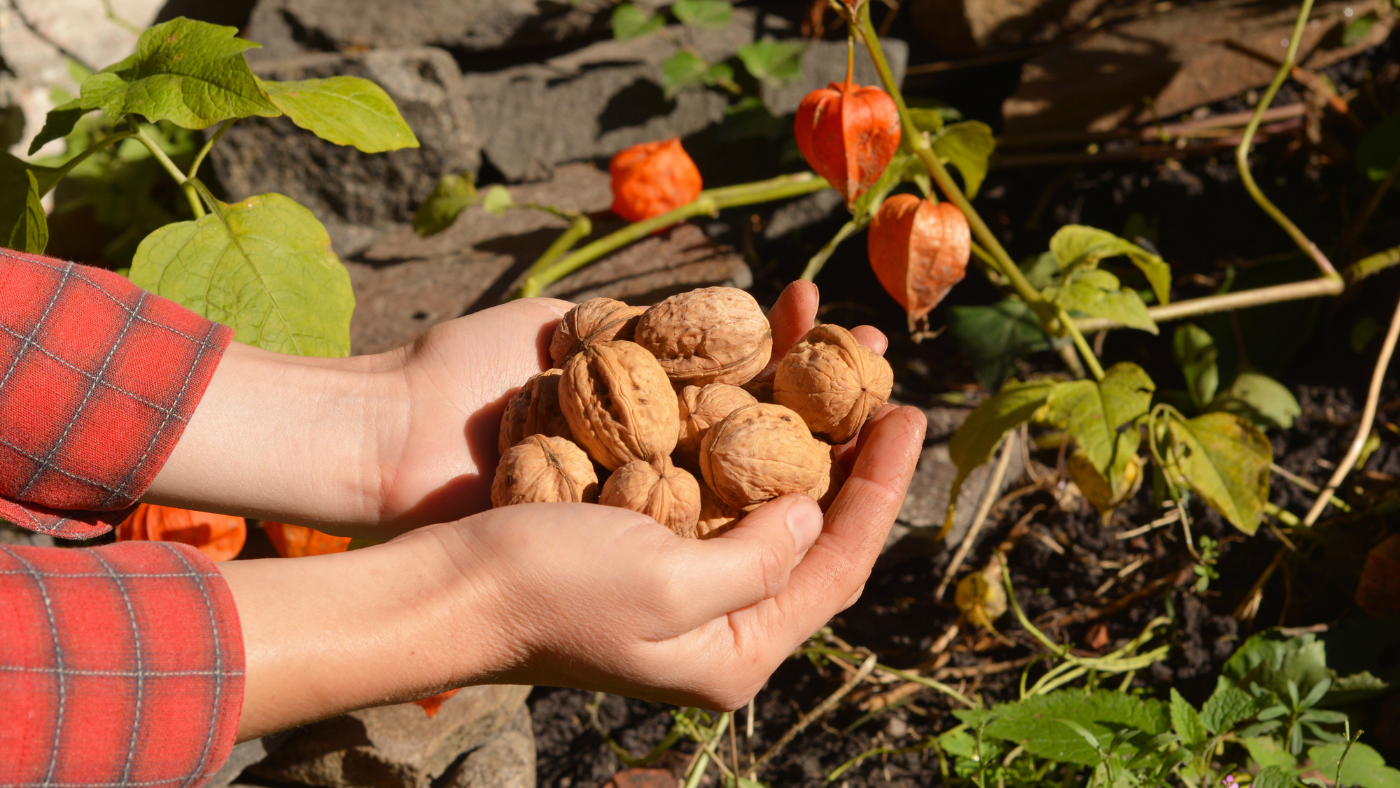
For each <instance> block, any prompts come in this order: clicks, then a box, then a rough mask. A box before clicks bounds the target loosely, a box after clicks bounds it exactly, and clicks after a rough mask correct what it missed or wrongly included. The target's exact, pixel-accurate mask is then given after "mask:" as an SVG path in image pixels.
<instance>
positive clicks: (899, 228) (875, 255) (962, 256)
mask: <svg viewBox="0 0 1400 788" xmlns="http://www.w3.org/2000/svg"><path fill="white" fill-rule="evenodd" d="M867 248H868V249H869V252H870V267H871V268H872V269H874V271H875V276H876V278H878V279H879V280H880V284H882V285H884V287H885V290H886V292H888V293H889V294H890V295H891V296H893V297H894V300H896V301H898V302H899V305H900V306H902V307H904V311H905V313H907V314H908V315H909V331H910V332H911V333H914V334H922V332H923V331H924V330H925V329H927V327H928V313H929V311H930V310H932V309H933V308H934V307H935V306H938V302H939V301H942V300H943V297H944V296H946V295H948V291H949V290H952V289H953V285H955V284H957V283H958V282H961V281H962V278H963V275H964V274H965V273H967V260H968V257H970V256H971V254H972V232H971V231H970V230H969V228H968V226H967V217H966V216H963V213H962V211H960V210H958V207H957V206H956V205H953V204H952V203H949V202H941V203H937V204H934V203H932V202H930V201H928V200H927V199H920V198H918V197H915V196H913V195H912V194H896V195H894V196H893V197H890V198H888V199H886V200H885V201H884V203H882V204H881V205H880V210H879V211H877V212H876V213H875V217H874V218H873V219H871V221H870V236H869V240H868V247H867Z"/></svg>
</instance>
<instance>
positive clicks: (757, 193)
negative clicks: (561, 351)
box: [514, 172, 830, 298]
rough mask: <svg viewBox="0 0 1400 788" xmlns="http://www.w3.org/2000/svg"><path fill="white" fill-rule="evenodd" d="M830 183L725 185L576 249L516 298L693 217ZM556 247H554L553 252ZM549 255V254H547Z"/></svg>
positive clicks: (800, 179)
mask: <svg viewBox="0 0 1400 788" xmlns="http://www.w3.org/2000/svg"><path fill="white" fill-rule="evenodd" d="M829 186H830V184H828V183H827V182H826V180H825V179H823V178H819V177H817V176H816V175H814V174H812V173H810V172H803V173H798V174H796V175H780V176H778V177H776V178H770V179H769V180H766V181H756V182H754V183H741V184H739V185H737V186H724V187H721V188H718V189H709V190H706V191H703V192H700V196H699V197H696V198H695V199H694V200H693V201H691V202H688V203H686V204H685V205H682V206H680V207H679V208H676V209H675V210H673V211H671V212H669V213H664V214H662V215H660V216H656V217H653V218H651V219H647V220H645V221H640V222H635V223H633V224H629V225H627V226H626V227H623V228H622V229H620V230H618V231H617V232H614V233H611V234H609V235H606V236H604V237H602V238H599V239H598V240H596V241H594V242H593V243H591V244H588V245H587V246H584V247H583V248H581V249H577V250H575V251H574V252H572V253H571V254H569V255H567V256H565V257H564V258H563V259H561V260H559V261H558V262H555V263H553V264H550V265H546V266H541V267H539V270H538V272H537V273H535V274H534V275H533V276H531V277H529V278H528V279H527V280H526V281H525V283H524V284H522V285H521V287H520V289H519V290H518V291H517V292H516V293H515V295H514V297H515V298H528V297H531V296H537V295H539V294H540V293H542V292H544V288H546V287H548V286H549V285H551V284H553V283H555V282H557V281H559V280H560V279H563V278H564V277H565V276H568V275H569V274H571V273H573V272H574V271H577V270H578V269H580V268H582V267H584V266H585V265H588V264H589V263H591V262H593V261H594V260H597V259H598V258H600V257H602V256H603V255H606V254H608V253H609V252H613V251H615V250H617V249H620V248H622V247H624V246H626V245H628V244H630V243H632V242H634V241H639V240H641V239H643V238H645V237H647V236H648V235H649V234H651V233H652V232H653V231H656V230H660V229H663V228H666V227H670V226H671V225H673V224H676V223H678V222H682V221H684V220H686V219H689V218H690V217H692V216H702V215H709V214H714V213H716V212H718V211H719V210H720V209H723V208H736V207H739V206H741V205H753V204H755V203H762V202H772V201H774V200H784V199H787V198H790V197H800V196H801V195H804V194H811V193H812V192H816V191H821V190H822V189H825V188H828V187H829ZM552 248H553V247H552V246H551V249H552ZM545 254H549V252H545ZM538 265H539V263H538V261H537V262H536V264H535V265H532V266H531V267H530V268H531V270H535V269H536V267H537V266H538Z"/></svg>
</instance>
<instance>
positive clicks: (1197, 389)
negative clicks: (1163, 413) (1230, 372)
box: [1172, 323, 1220, 410]
mask: <svg viewBox="0 0 1400 788" xmlns="http://www.w3.org/2000/svg"><path fill="white" fill-rule="evenodd" d="M1172 355H1173V356H1174V357H1175V358H1176V363H1177V366H1179V367H1181V373H1182V374H1183V375H1185V376H1186V391H1187V393H1188V394H1190V395H1191V403H1192V404H1193V405H1195V406H1196V409H1197V410H1205V409H1206V407H1207V406H1208V405H1210V403H1211V401H1212V400H1214V399H1215V390H1216V388H1217V387H1218V386H1219V385H1220V369H1219V367H1218V366H1217V365H1216V363H1215V362H1216V357H1217V356H1218V355H1219V353H1218V351H1216V349H1215V339H1214V337H1212V336H1211V335H1210V332H1209V331H1206V330H1205V329H1203V328H1201V327H1200V326H1198V325H1196V324H1195V323H1187V324H1186V325H1184V326H1177V327H1176V330H1175V331H1173V332H1172Z"/></svg>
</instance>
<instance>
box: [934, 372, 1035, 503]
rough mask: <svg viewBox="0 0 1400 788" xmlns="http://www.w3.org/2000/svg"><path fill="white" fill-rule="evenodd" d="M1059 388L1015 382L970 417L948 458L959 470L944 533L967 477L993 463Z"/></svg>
mask: <svg viewBox="0 0 1400 788" xmlns="http://www.w3.org/2000/svg"><path fill="white" fill-rule="evenodd" d="M1059 385H1060V384H1059V383H1056V382H1055V381H1052V380H1031V381H1027V382H1025V383H1022V382H1019V381H1012V382H1011V383H1008V384H1006V388H1004V389H1002V391H1001V393H1000V394H997V395H996V396H995V397H992V398H991V399H989V400H987V401H986V402H983V403H982V404H981V405H978V406H977V408H976V409H975V410H973V411H972V412H971V413H969V414H968V416H967V420H966V421H964V422H963V423H962V426H961V427H959V428H958V431H957V432H956V433H954V434H953V437H952V439H951V440H949V441H948V456H949V457H950V458H951V459H952V460H953V464H955V465H957V466H958V475H957V477H956V478H954V479H953V490H952V492H951V493H950V495H949V498H948V519H947V521H946V522H945V523H944V526H943V528H944V530H947V529H948V527H949V525H950V524H951V523H952V521H953V506H954V505H955V504H956V503H957V500H958V492H959V491H960V490H961V489H962V484H963V481H964V480H965V479H966V478H967V475H968V474H969V473H972V469H973V468H976V467H977V466H979V465H981V464H982V463H984V462H986V461H987V460H989V459H991V456H992V450H993V449H995V448H996V446H997V443H998V442H999V441H1000V440H1001V437H1002V436H1003V435H1005V434H1006V433H1007V431H1008V430H1011V429H1014V428H1016V427H1018V426H1020V425H1022V424H1024V423H1026V422H1027V421H1030V420H1031V418H1032V417H1033V416H1035V413H1036V411H1038V410H1040V408H1041V407H1042V406H1043V405H1045V401H1046V399H1047V398H1049V396H1050V392H1052V391H1053V390H1054V389H1055V387H1056V386H1059Z"/></svg>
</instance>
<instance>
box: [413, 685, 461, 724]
mask: <svg viewBox="0 0 1400 788" xmlns="http://www.w3.org/2000/svg"><path fill="white" fill-rule="evenodd" d="M461 691H462V690H460V689H452V690H448V691H446V692H439V693H438V694H436V695H434V696H432V697H431V698H423V699H422V700H415V701H414V703H415V704H417V705H419V706H422V707H423V713H424V714H427V715H428V717H429V718H432V717H436V716H437V713H438V710H439V709H441V708H442V704H443V703H445V702H446V701H447V700H448V699H449V698H451V697H452V696H453V695H456V694H457V693H459V692H461Z"/></svg>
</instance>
